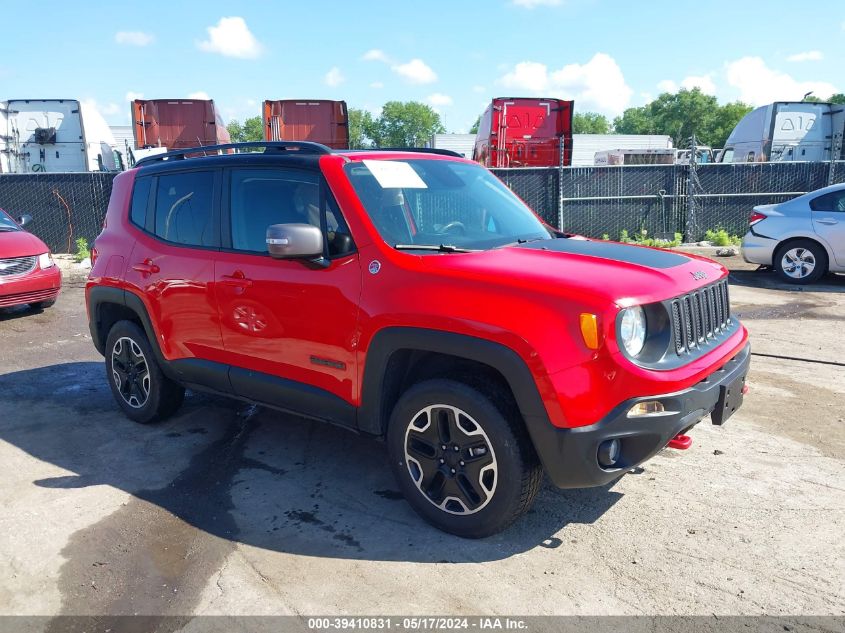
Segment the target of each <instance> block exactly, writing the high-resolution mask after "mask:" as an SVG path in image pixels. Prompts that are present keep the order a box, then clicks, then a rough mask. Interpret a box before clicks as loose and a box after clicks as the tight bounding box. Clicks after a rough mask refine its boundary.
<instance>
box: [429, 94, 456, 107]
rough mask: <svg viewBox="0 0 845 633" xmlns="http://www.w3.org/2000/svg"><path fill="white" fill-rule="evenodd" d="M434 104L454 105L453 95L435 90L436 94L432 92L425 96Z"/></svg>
mask: <svg viewBox="0 0 845 633" xmlns="http://www.w3.org/2000/svg"><path fill="white" fill-rule="evenodd" d="M425 100H426V101H428V102H429V103H430V104H431V105H433V106H450V105H452V103H453V102H452V97H450V96H449V95H444V94H443V93H440V92H435V93H434V94H430V95H428V96H427V97H426V98H425Z"/></svg>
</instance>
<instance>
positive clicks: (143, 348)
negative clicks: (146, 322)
mask: <svg viewBox="0 0 845 633" xmlns="http://www.w3.org/2000/svg"><path fill="white" fill-rule="evenodd" d="M106 379H107V380H108V382H109V387H110V388H111V392H112V395H113V396H114V399H115V401H116V402H117V404H118V406H119V407H120V408H121V409H122V410H123V413H124V414H126V416H127V417H128V418H130V419H131V420H134V421H135V422H139V423H141V424H152V423H153V422H159V421H161V420H164V419H166V418H168V417H169V416H171V415H173V414H174V413H175V412H176V410H177V409H178V408H179V407H180V406H181V405H182V400H183V399H184V397H185V389H184V388H183V387H182V386H180V385H179V384H177V383H175V382H173V381H172V380H170V379H169V378H167V377H166V376H165V375H164V374H163V373H162V372H161V368H160V367H159V366H158V363H157V362H156V358H155V355H154V354H153V350H152V347H151V346H150V342H149V341H148V340H147V335H146V334H145V333H144V331H143V330H142V329H141V328H140V327H139V326H138V325H137V324H135V323H133V322H132V321H118V322H117V323H115V324H114V326H112V329H111V330H110V331H109V335H108V337H107V338H106Z"/></svg>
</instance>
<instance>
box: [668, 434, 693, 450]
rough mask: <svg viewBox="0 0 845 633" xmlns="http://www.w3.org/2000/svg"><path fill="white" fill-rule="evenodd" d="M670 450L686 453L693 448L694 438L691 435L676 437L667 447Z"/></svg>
mask: <svg viewBox="0 0 845 633" xmlns="http://www.w3.org/2000/svg"><path fill="white" fill-rule="evenodd" d="M666 446H668V447H669V448H677V449H678V450H679V451H685V450H687V449H688V448H689V447H690V446H692V438H691V437H690V436H689V435H676V436H675V437H673V438H672V439H671V440H669V443H668V444H667V445H666Z"/></svg>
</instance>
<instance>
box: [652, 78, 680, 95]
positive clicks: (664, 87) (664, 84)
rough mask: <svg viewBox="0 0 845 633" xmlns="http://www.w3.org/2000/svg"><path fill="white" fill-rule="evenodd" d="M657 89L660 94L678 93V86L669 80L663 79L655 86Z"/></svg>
mask: <svg viewBox="0 0 845 633" xmlns="http://www.w3.org/2000/svg"><path fill="white" fill-rule="evenodd" d="M657 89H658V90H659V91H660V93H661V94H662V93H664V92H672V93H675V92H678V84H676V83H675V82H674V81H672V80H671V79H664V80H663V81H661V82H660V83H658V84H657Z"/></svg>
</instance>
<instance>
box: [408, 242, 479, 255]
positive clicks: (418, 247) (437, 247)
mask: <svg viewBox="0 0 845 633" xmlns="http://www.w3.org/2000/svg"><path fill="white" fill-rule="evenodd" d="M393 248H395V249H396V250H397V251H437V252H438V253H477V252H478V250H476V249H472V248H461V247H459V246H454V245H452V244H394V245H393Z"/></svg>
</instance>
